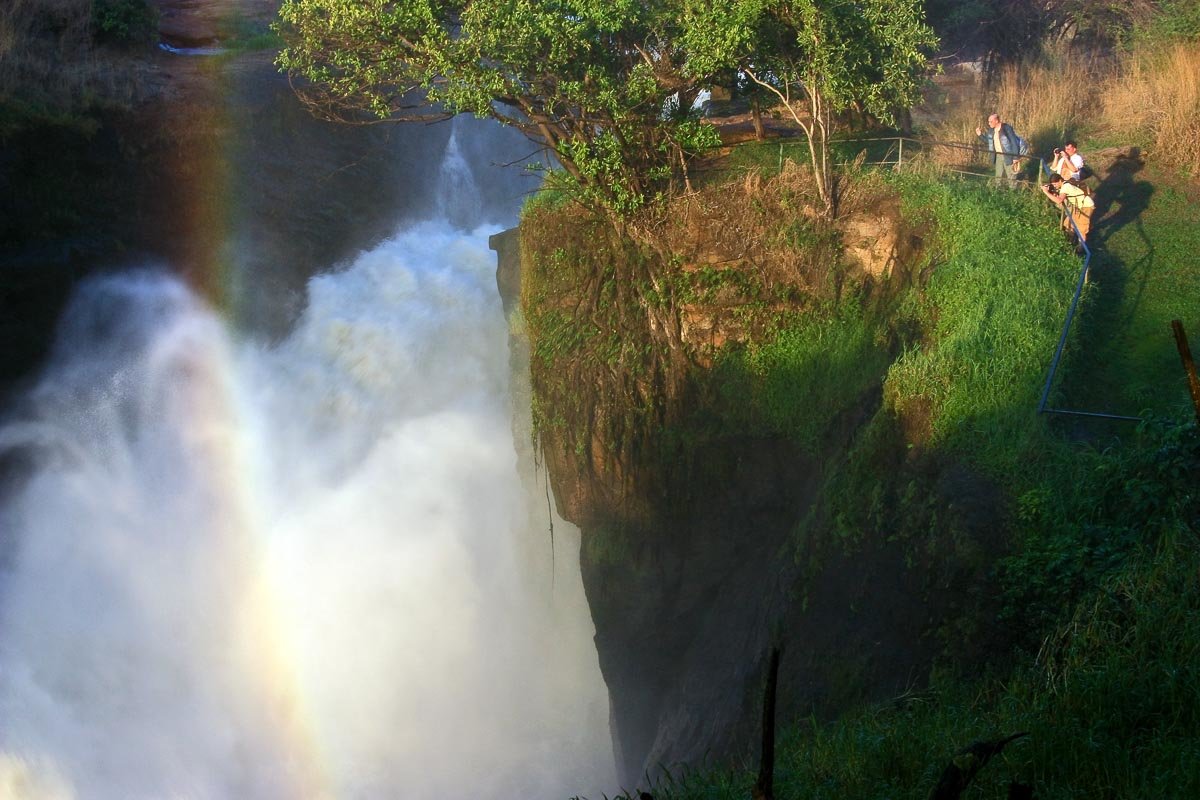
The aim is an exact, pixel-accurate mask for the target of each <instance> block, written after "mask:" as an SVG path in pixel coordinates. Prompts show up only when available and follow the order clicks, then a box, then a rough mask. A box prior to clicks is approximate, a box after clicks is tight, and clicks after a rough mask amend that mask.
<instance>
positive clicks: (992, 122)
mask: <svg viewBox="0 0 1200 800" xmlns="http://www.w3.org/2000/svg"><path fill="white" fill-rule="evenodd" d="M987 123H988V128H989V130H988V131H987V132H986V133H985V132H984V130H983V128H976V129H975V135H976V136H978V137H979V141H980V142H981V143H982V144H983V146H984V147H985V148H986V149H987V150H989V151H990V152H991V154H992V164H993V165H994V166H995V168H996V180H997V181H1004V180H1007V181H1008V187H1009V188H1010V189H1012V188H1015V187H1016V185H1017V173H1018V172H1020V170H1021V156H1022V155H1024V153H1022V152H1021V151H1022V150H1023V149H1024V147H1023V146H1024V144H1025V140H1024V139H1022V138H1021V137H1020V136H1017V132H1016V131H1014V130H1013V126H1012V125H1009V124H1008V123H1007V122H1001V121H1000V115H999V114H996V113H993V114H990V115H989V116H988V120H987Z"/></svg>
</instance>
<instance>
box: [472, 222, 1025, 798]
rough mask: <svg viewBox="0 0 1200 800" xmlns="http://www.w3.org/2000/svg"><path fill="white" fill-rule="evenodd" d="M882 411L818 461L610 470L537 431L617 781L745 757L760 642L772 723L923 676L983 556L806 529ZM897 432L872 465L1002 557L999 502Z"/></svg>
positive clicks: (857, 424)
mask: <svg viewBox="0 0 1200 800" xmlns="http://www.w3.org/2000/svg"><path fill="white" fill-rule="evenodd" d="M856 224H857V225H859V226H861V223H856ZM517 239H518V235H517V233H516V232H515V231H514V232H510V233H509V234H506V235H505V236H503V237H498V238H497V239H496V240H494V242H493V246H494V247H496V249H497V250H498V251H499V256H500V258H499V261H500V265H499V270H498V283H499V285H500V288H501V292H502V294H504V295H505V296H506V297H507V298H508V299H507V300H506V303H507V304H511V305H513V306H515V305H516V303H517V300H516V297H517V295H518V294H519V291H520V272H521V263H520V250H519V247H518V246H517V244H516V242H517ZM889 241H890V242H891V244H889V245H887V246H886V247H883V248H876V249H877V250H879V251H880V252H879V253H877V254H875V256H877V258H876V260H875V262H874V263H880V264H881V265H883V264H885V263H886V262H893V263H886V268H887V269H889V270H891V269H892V268H893V266H894V262H895V261H896V253H897V252H898V251H900V252H903V251H904V250H905V248H904V247H903V246H898V245H896V242H897V241H898V239H897V236H896V235H895V234H894V233H893V234H892V235H891V238H890V240H889ZM899 241H908V240H907V239H905V238H904V237H900V239H899ZM883 250H886V251H887V252H886V253H885V252H883ZM866 255H868V254H864V260H865V257H866ZM852 257H858V256H857V254H852ZM864 269H867V266H866V265H865V264H864ZM688 313H689V314H691V315H693V317H695V318H696V319H695V320H694V322H695V324H696V325H697V326H699V327H708V328H712V327H716V325H717V323H716V322H715V321H714V320H710V319H703V316H704V313H705V312H704V309H703V308H702V307H701V306H699V305H696V304H692V305H690V306H689V307H688ZM711 313H713V314H718V313H723V312H722V311H721V310H720V308H716V307H714V308H713V309H711ZM517 333H518V338H520V331H519V330H518V331H517ZM514 346H516V347H519V348H521V349H522V350H525V349H527V348H528V344H527V342H520V341H518V342H517V343H516V344H515V345H514ZM579 391H580V392H583V393H586V392H587V389H586V388H585V387H580V389H579ZM584 402H585V403H586V399H585V400H584ZM880 405H881V398H880V396H879V393H878V391H877V390H874V391H871V392H868V393H867V394H866V395H865V396H863V397H862V398H860V401H859V403H858V404H857V407H856V408H855V409H852V410H851V411H849V412H847V413H845V414H843V416H842V417H841V418H839V419H838V420H836V421H835V423H834V427H835V429H836V430H834V431H831V432H830V435H829V436H827V437H826V444H825V445H824V446H823V448H822V449H821V450H820V452H818V453H815V454H813V453H808V452H805V451H804V450H803V449H802V448H800V447H799V446H798V445H796V444H795V443H793V442H791V441H789V440H786V439H782V438H768V437H758V438H756V437H750V436H735V435H730V436H725V437H720V436H718V437H716V438H711V439H708V440H706V442H707V443H706V444H703V445H701V446H700V448H699V449H698V450H696V451H694V452H692V453H691V455H690V457H689V458H688V459H687V460H686V462H679V461H672V462H669V463H658V464H656V463H655V461H654V460H653V459H652V458H650V459H643V460H641V461H640V463H629V462H627V463H622V464H619V465H613V466H612V467H609V465H607V464H606V463H605V455H604V453H603V447H602V446H601V445H600V444H597V443H595V442H593V445H592V449H593V450H594V451H595V452H593V453H591V454H589V455H590V456H591V457H590V458H587V459H580V458H578V457H576V456H577V454H575V453H573V452H572V451H570V449H569V448H567V447H566V446H565V444H564V443H563V442H562V441H560V440H559V438H558V435H557V434H556V432H555V430H554V429H553V427H550V428H548V429H546V430H543V431H541V432H540V435H541V437H542V438H541V445H542V451H543V453H544V457H545V460H546V466H547V469H548V471H549V474H550V478H551V484H552V486H553V487H554V491H555V496H556V499H557V502H558V506H559V510H560V513H561V514H562V515H563V517H564V518H566V519H568V520H570V521H572V522H575V523H576V524H578V525H579V526H580V528H581V529H582V536H583V547H582V553H581V560H582V573H583V580H584V588H585V591H586V593H587V598H588V603H589V606H590V608H591V612H592V617H593V620H594V622H595V625H596V647H597V650H598V654H599V660H600V666H601V670H602V672H603V675H604V678H605V680H606V682H607V684H608V688H609V691H610V697H611V712H612V715H611V722H612V728H613V736H614V742H615V745H616V749H617V755H618V766H619V769H620V770H621V778H622V780H623V782H624V783H625V785H627V786H633V785H635V784H637V783H639V782H644V778H645V776H647V775H650V776H653V775H655V774H657V773H659V772H660V771H662V770H663V769H666V770H671V769H673V768H676V767H678V766H679V765H680V764H688V765H696V764H699V763H702V762H704V761H705V760H707V759H717V758H726V757H730V756H738V755H747V754H751V753H753V750H754V746H755V744H756V743H757V741H759V738H758V734H759V730H760V727H759V726H760V725H761V722H760V714H761V705H762V691H763V680H764V674H765V669H766V665H767V658H768V652H769V649H770V647H771V646H772V645H780V646H782V648H783V658H782V665H781V670H780V687H779V708H780V715H781V718H784V719H786V718H787V717H788V716H789V715H791V716H795V715H808V714H811V713H814V712H815V713H817V714H824V713H832V712H834V711H836V710H837V709H839V708H841V707H845V706H846V705H848V704H850V703H853V702H858V701H861V700H863V699H870V698H876V699H878V698H886V697H890V696H895V695H896V694H899V693H901V692H903V691H904V690H905V689H906V688H908V687H909V686H911V685H913V684H914V683H915V682H917V681H918V680H919V679H920V678H921V677H922V676H923V675H924V674H925V673H926V672H927V670H928V668H929V665H930V663H931V660H932V658H933V656H934V654H935V653H937V652H938V651H939V650H940V649H941V648H942V647H943V646H944V644H945V643H944V642H941V641H939V640H938V639H937V637H936V636H934V632H935V631H936V630H937V629H938V627H939V626H940V625H941V623H942V622H944V616H945V614H946V613H947V608H948V606H949V604H950V603H951V602H952V600H951V598H953V597H954V596H956V595H958V594H959V593H961V592H963V591H964V587H966V586H977V585H981V584H982V583H984V580H983V575H984V573H986V571H987V569H988V557H986V556H980V555H979V554H975V557H972V558H963V557H961V554H955V553H953V552H952V551H953V547H952V546H947V547H946V548H944V550H945V556H946V557H945V558H944V559H943V560H940V561H933V560H931V561H929V562H926V563H917V562H920V559H917V560H916V561H914V558H913V552H912V550H911V549H906V547H905V546H904V545H903V544H900V543H897V542H896V541H894V540H893V539H892V537H889V536H887V535H886V531H882V532H880V533H881V535H879V536H876V537H871V538H870V539H869V540H864V541H862V542H858V543H855V545H854V546H849V545H846V546H845V547H842V546H837V545H835V546H832V547H831V546H828V545H827V544H819V543H815V542H813V541H811V540H810V539H808V538H806V529H807V528H808V527H809V526H814V525H815V523H814V522H813V520H817V519H820V516H821V514H822V513H823V511H824V509H822V508H821V503H822V502H823V499H822V496H823V495H822V493H823V489H824V486H825V484H826V482H827V481H828V479H829V475H830V473H831V471H832V469H833V468H834V467H836V466H837V465H838V462H839V459H841V458H843V453H844V451H845V449H846V447H847V445H848V443H849V442H850V441H851V440H852V439H853V437H855V436H856V435H858V433H859V431H860V430H861V428H862V427H863V426H864V424H865V423H866V422H867V421H868V420H870V419H871V418H872V417H873V416H875V415H876V414H877V412H878V411H879V408H880ZM595 413H603V412H595ZM902 427H903V425H902V423H900V422H897V424H896V425H895V430H896V434H895V437H894V441H892V442H890V443H888V445H887V446H885V447H883V448H881V458H882V459H883V461H881V463H880V464H878V465H877V468H878V469H879V470H880V472H881V474H886V473H889V472H893V473H898V472H900V471H907V472H909V473H911V474H912V480H913V481H917V482H920V483H921V485H922V486H923V487H925V488H926V489H927V490H928V492H929V493H930V496H931V497H932V498H934V499H933V500H932V502H933V503H935V504H937V505H938V507H939V509H940V514H941V520H940V524H941V525H942V526H943V527H944V528H945V529H946V530H955V531H958V532H959V533H961V534H964V536H963V537H962V538H963V539H964V540H971V541H982V542H990V543H991V544H990V545H988V546H987V547H985V549H988V550H990V552H993V553H994V552H995V551H997V550H998V549H999V546H1000V545H999V542H998V541H996V540H995V536H994V535H993V534H994V528H995V520H996V519H998V518H999V517H1002V515H1003V500H1002V498H1000V497H998V496H996V495H995V493H991V492H989V490H988V486H987V482H986V481H985V480H983V479H981V478H980V477H979V476H975V475H970V474H964V473H962V472H961V470H959V469H958V468H957V467H956V466H955V465H953V464H940V463H936V462H933V461H930V462H929V463H917V462H914V460H913V457H912V455H911V452H910V450H909V448H907V447H906V445H905V442H904V438H903V434H902V433H901V432H900V431H901V428H902ZM889 459H890V461H889ZM885 524H886V523H885ZM938 558H940V556H939V557H938Z"/></svg>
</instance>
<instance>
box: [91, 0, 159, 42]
mask: <svg viewBox="0 0 1200 800" xmlns="http://www.w3.org/2000/svg"><path fill="white" fill-rule="evenodd" d="M92 24H93V25H94V26H95V31H96V38H97V39H99V40H101V41H109V42H113V43H117V44H137V43H141V42H147V41H150V40H151V39H152V38H153V37H154V35H155V34H156V33H157V32H158V12H157V10H155V8H154V7H153V6H151V5H150V4H149V3H148V2H146V0H93V3H92Z"/></svg>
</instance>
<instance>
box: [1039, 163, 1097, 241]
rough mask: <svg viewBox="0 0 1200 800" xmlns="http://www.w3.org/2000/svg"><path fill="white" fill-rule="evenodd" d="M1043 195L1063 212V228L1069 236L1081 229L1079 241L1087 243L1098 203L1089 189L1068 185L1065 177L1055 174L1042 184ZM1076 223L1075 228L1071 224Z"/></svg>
mask: <svg viewBox="0 0 1200 800" xmlns="http://www.w3.org/2000/svg"><path fill="white" fill-rule="evenodd" d="M1042 194H1044V195H1046V197H1047V198H1049V199H1050V202H1052V203H1054V204H1055V205H1057V206H1059V207H1061V208H1062V210H1063V220H1062V226H1063V230H1065V231H1066V232H1067V235H1068V236H1069V235H1071V234H1072V233H1074V229H1075V228H1078V229H1079V241H1080V242H1081V243H1082V242H1086V241H1087V235H1088V230H1089V229H1090V228H1091V227H1092V212H1093V211H1095V210H1096V201H1095V200H1093V199H1092V196H1091V194H1090V193H1089V192H1088V191H1087V189H1085V188H1083V187H1080V186H1076V185H1075V184H1073V183H1068V182H1067V181H1065V180H1063V176H1062V175H1059V174H1058V173H1057V172H1055V173H1054V174H1053V175H1051V176H1050V181H1049V182H1048V183H1043V184H1042ZM1072 221H1074V222H1075V224H1074V226H1072V225H1071V222H1072Z"/></svg>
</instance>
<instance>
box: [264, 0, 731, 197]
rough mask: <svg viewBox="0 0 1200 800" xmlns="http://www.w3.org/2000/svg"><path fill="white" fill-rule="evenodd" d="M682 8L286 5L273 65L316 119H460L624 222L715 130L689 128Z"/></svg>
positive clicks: (696, 78) (498, 2)
mask: <svg viewBox="0 0 1200 800" xmlns="http://www.w3.org/2000/svg"><path fill="white" fill-rule="evenodd" d="M684 5H686V3H685V2H681V0H658V1H657V2H650V3H643V2H628V1H625V0H622V1H621V2H615V3H613V2H595V0H566V2H549V1H548V0H525V1H524V2H517V3H513V2H508V1H507V0H452V2H448V3H443V2H432V0H405V2H399V3H396V2H385V1H384V0H371V1H370V2H366V3H364V2H360V0H288V2H286V3H284V5H283V7H282V8H281V10H280V20H281V22H280V26H279V31H280V32H281V34H282V35H283V37H284V40H285V41H286V43H287V47H286V48H285V49H284V50H283V51H282V53H281V54H280V57H279V63H280V65H281V66H282V67H284V68H286V69H287V70H289V71H291V72H293V73H295V74H298V75H301V76H303V77H305V78H307V79H309V80H311V81H312V82H313V83H312V85H311V86H310V87H309V88H308V90H307V96H308V99H309V101H310V102H311V103H312V104H313V105H314V107H316V108H317V109H318V110H319V111H321V112H322V113H324V114H326V115H328V116H332V117H335V118H347V117H350V118H353V117H354V116H355V115H357V114H358V113H360V112H361V111H363V110H366V111H369V112H371V113H372V114H374V115H376V116H377V117H379V118H385V117H401V118H406V117H407V118H414V117H416V118H419V117H422V116H428V115H429V114H452V113H459V112H469V113H474V114H476V115H479V116H490V117H494V118H496V119H498V120H500V121H501V122H503V123H506V124H509V125H513V126H515V127H517V128H519V129H521V130H522V131H524V132H525V133H526V134H528V135H529V136H530V137H531V138H533V139H534V140H536V141H538V142H539V143H541V144H543V145H544V146H546V147H548V148H549V149H550V150H551V151H553V153H554V155H555V157H556V159H557V160H558V162H559V163H560V164H561V165H562V167H563V169H565V170H566V171H567V172H568V173H570V174H571V175H572V176H573V177H574V178H575V179H576V180H577V181H578V183H579V186H580V187H581V189H582V198H583V199H584V200H586V201H589V202H595V203H598V204H600V205H601V206H603V207H605V208H608V209H610V210H614V211H616V212H618V213H620V214H626V213H629V212H631V211H633V210H634V209H636V208H638V207H640V206H641V205H642V204H643V203H644V202H645V201H646V200H647V199H648V198H650V197H652V196H653V195H655V194H656V193H657V192H659V191H662V190H663V189H664V188H666V187H667V186H668V185H669V182H670V179H671V178H672V177H675V176H678V175H680V174H683V173H685V171H686V164H687V162H688V160H689V159H690V158H692V157H693V156H694V155H695V154H697V153H698V152H701V151H703V150H704V149H706V148H707V147H709V146H711V145H713V144H715V143H716V141H717V139H716V133H715V131H714V130H713V129H712V128H711V127H710V126H707V125H701V124H698V122H697V121H696V120H695V119H694V118H693V116H692V111H691V109H692V105H693V100H694V99H695V98H696V97H697V95H698V93H699V91H700V89H701V88H702V87H704V86H705V85H706V84H707V83H708V82H709V80H710V78H711V75H710V73H708V72H703V71H691V70H689V69H687V68H686V66H685V65H686V60H687V59H686V54H685V53H684V51H683V50H682V49H681V48H682V41H681V36H682V31H681V27H680V25H681V23H680V20H681V17H682V14H681V9H682V7H683V6H684Z"/></svg>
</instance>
